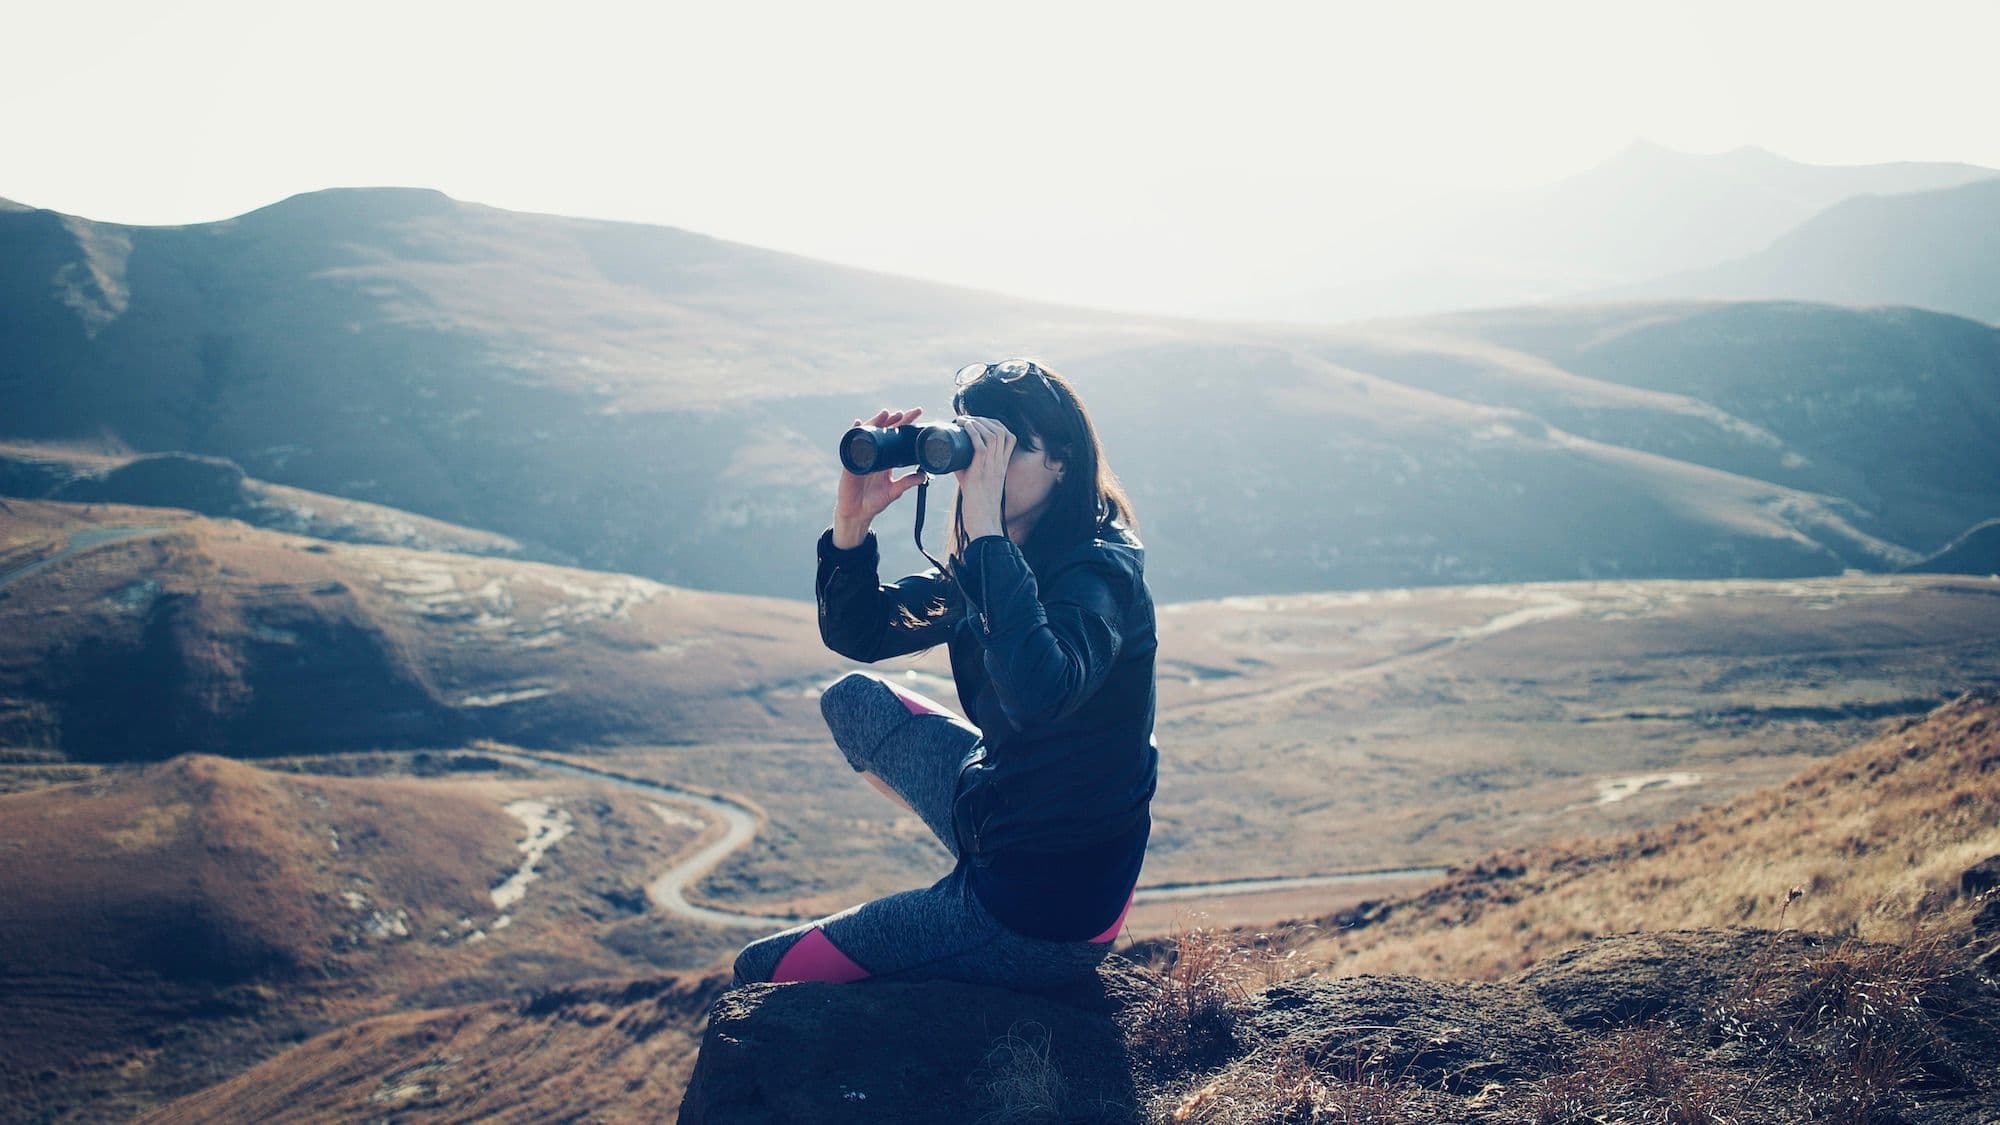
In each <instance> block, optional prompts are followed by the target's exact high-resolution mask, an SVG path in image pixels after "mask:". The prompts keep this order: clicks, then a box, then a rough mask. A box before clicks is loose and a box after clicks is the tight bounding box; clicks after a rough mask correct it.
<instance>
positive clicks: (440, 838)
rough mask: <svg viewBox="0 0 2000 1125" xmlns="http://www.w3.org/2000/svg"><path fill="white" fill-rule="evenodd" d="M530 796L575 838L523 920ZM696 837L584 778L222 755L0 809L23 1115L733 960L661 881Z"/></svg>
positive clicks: (1, 1043)
mask: <svg viewBox="0 0 2000 1125" xmlns="http://www.w3.org/2000/svg"><path fill="white" fill-rule="evenodd" d="M520 798H532V799H536V800H543V801H547V802H550V803H552V804H554V805H555V806H557V807H559V808H561V809H562V810H563V811H564V812H565V813H567V814H568V815H569V816H570V818H571V820H572V823H573V825H574V830H573V832H572V833H571V835H570V836H568V837H567V838H565V839H564V840H563V841H562V844H561V845H560V846H559V847H558V848H557V849H556V850H554V851H552V852H551V853H550V854H549V855H547V856H545V857H544V858H543V860H542V861H541V863H540V864H539V866H538V868H537V870H538V875H539V877H538V878H537V880H536V881H534V882H533V883H530V884H529V886H528V891H527V894H526V896H525V898H523V899H522V900H521V902H520V903H519V904H517V905H515V906H512V907H509V908H507V909H505V910H502V909H500V908H498V907H497V906H496V904H495V902H494V901H493V899H492V897H491V894H490V892H491V889H492V888H493V887H494V886H495V885H497V884H499V883H500V882H501V881H502V880H503V879H505V878H506V877H507V876H508V875H509V874H511V873H512V872H513V870H514V869H515V868H516V867H517V866H518V865H519V862H520V859H521V856H520V853H519V851H518V850H517V847H516V845H517V842H518V841H519V840H520V839H521V837H522V835H523V834H524V832H525V829H524V826H523V824H522V823H521V821H519V820H517V819H515V818H514V817H513V816H510V815H508V814H507V813H506V812H505V811H504V810H503V806H505V805H506V804H507V803H508V802H510V801H512V800H515V799H520ZM696 836H697V833H695V832H694V831H692V830H690V829H687V828H676V827H673V826H669V825H667V824H666V823H664V822H663V821H661V820H660V818H658V817H657V816H655V815H653V814H652V812H651V811H650V810H648V809H647V808H645V807H644V804H643V802H640V801H639V800H637V799H636V798H633V797H629V796H625V795H622V794H618V793H605V792H601V791H600V787H597V786H594V785H592V784H590V783H588V782H584V781H580V780H578V781H549V780H526V781H524V780H519V779H514V780H509V779H505V778H495V779H492V780H481V779H478V778H477V777H476V775H475V776H474V777H472V778H471V779H467V778H465V777H454V778H451V779H448V780H447V779H440V780H415V779H411V778H400V779H397V778H383V779H348V778H335V777H320V776H305V775H298V774H280V773H273V772H269V771H266V770H262V769H258V768H254V767H251V766H248V765H244V764H242V763H238V762H232V761H228V760H226V759H221V758H214V757H203V756H189V757H181V758H177V759H174V760H173V761H170V762H167V763H163V764H160V765H156V766H151V767H145V768H143V769H130V768H128V769H123V770H119V771H114V772H108V773H106V774H104V775H102V776H101V777H98V778H96V779H94V780H90V781H87V782H84V783H81V784H73V785H67V786H57V787H52V788H45V789H40V790H36V791H33V792H24V793H16V794H11V795H6V796H0V861H4V863H5V865H6V869H7V870H8V872H9V877H8V879H7V885H8V891H7V897H6V902H5V904H4V908H3V909H0V950H4V951H5V952H4V956H0V993H4V995H5V997H6V1001H5V1009H6V1013H7V1018H6V1019H5V1020H4V1021H0V1100H5V1101H9V1102H12V1103H14V1104H16V1105H18V1106H22V1107H33V1108H34V1109H35V1110H36V1112H37V1113H49V1114H55V1115H59V1116H63V1117H64V1119H68V1120H107V1119H118V1118H122V1117H125V1116H129V1114H130V1113H131V1112H133V1111H135V1110H136V1109H140V1108H144V1107H146V1106H149V1105H151V1104H154V1103H155V1102H156V1101H157V1100H158V1099H159V1098H160V1097H161V1096H163V1095H175V1094H180V1093H185V1092H187V1091H190V1090H193V1089H197V1088H200V1087H203V1086H207V1085H209V1084H212V1083H214V1082H216V1081H219V1080H221V1079H224V1078H227V1077H229V1076H231V1075H233V1074H236V1073H238V1072H240V1071H241V1070H242V1069H243V1068H244V1067H246V1066H249V1065H250V1064H252V1063H254V1062H256V1061H257V1060H258V1059H260V1058H263V1057H266V1056H269V1055H270V1054H272V1053H274V1052H276V1051H278V1050H281V1049H283V1048H284V1047H287V1046H289V1045H290V1044H292V1043H293V1042H296V1041H297V1040H299V1039H302V1038H304V1037H306V1036H308V1035H311V1034H313V1033H315V1032H318V1031H320V1030H323V1029H325V1028H327V1027H330V1026H335V1025H339V1024H343V1023H347V1022H349V1021H352V1020H355V1019H358V1018H362V1017H365V1016H369V1015H373V1014H377V1013H381V1012H384V1011H389V1010H395V1009H412V1008H425V1007H431V1006H434V1005H439V1004H450V1003H465V1002H469V1001H476V1000H482V999H491V998H494V997H504V996H515V995H520V994H523V993H525V992H528V991H531V990H535V989H540V988H546V987H548V986H549V985H551V984H554V983H558V982H562V981H567V980H575V979H579V978H584V977H592V976H606V975H618V974H627V975H629V974H633V973H643V972H647V971H652V970H654V969H655V968H656V967H658V966H662V965H669V966H670V965H675V964H685V963H686V962H685V961H684V960H682V959H683V958H689V957H692V958H695V959H697V960H700V961H704V962H705V961H708V960H712V959H713V958H715V957H716V956H718V955H719V954H720V953H721V952H722V950H723V949H724V948H727V947H729V941H730V935H727V934H718V933H708V934H688V933H681V934H678V935H677V934H676V933H675V932H674V928H673V927H672V926H671V925H666V924H662V923H661V922H660V921H659V920H657V919H652V918H651V917H650V916H649V915H648V914H647V904H646V899H645V893H644V889H643V888H644V883H645V880H646V879H647V878H648V877H649V876H651V875H652V874H656V873H657V872H658V871H659V870H661V869H663V868H664V867H665V866H666V865H667V864H668V863H669V862H670V861H671V860H672V858H673V857H674V856H676V855H677V854H679V853H681V852H683V851H684V850H685V849H687V848H688V847H689V846H690V845H692V844H693V843H694V842H695V840H696ZM718 939H719V940H718ZM677 1034H682V1037H683V1038H685V1035H684V1034H683V1033H677ZM23 1112H26V1110H25V1109H24V1110H23Z"/></svg>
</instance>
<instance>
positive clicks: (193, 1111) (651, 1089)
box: [141, 976, 723, 1125]
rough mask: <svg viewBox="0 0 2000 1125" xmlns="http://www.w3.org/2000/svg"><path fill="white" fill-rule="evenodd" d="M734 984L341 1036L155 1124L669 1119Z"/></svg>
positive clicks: (560, 997) (693, 984) (663, 989)
mask: <svg viewBox="0 0 2000 1125" xmlns="http://www.w3.org/2000/svg"><path fill="white" fill-rule="evenodd" d="M722 984H723V978H722V977H719V976H709V977H685V978H680V977H661V978H656V979H651V980H638V981H630V982H611V983H604V984H583V985H576V986H572V987H569V988H563V989H558V990H555V991H553V992H550V993H545V994H543V995H540V996H537V997H534V998H532V999H531V1000H527V1001H523V1002H521V1003H517V1004H485V1005H476V1006H468V1007H463V1008H454V1009H450V1010H445V1011H433V1012H407V1013H399V1014H397V1015H392V1016H384V1017H381V1018H379V1019H373V1020H368V1021H365V1022H362V1023H358V1024H355V1025H353V1026H352V1027H346V1028H342V1029H340V1030H339V1031H334V1032H330V1033H328V1034H326V1035H323V1036H320V1037H319V1038H317V1039H314V1040H312V1041H311V1042H308V1043H304V1044H301V1045H300V1046H299V1047H297V1048H296V1049H294V1050H292V1051H290V1052H287V1053H286V1054H283V1055H280V1056H278V1057H277V1058H275V1059H272V1060H270V1061H269V1062H266V1063H264V1064H263V1065H261V1066H258V1067H256V1068H255V1069H253V1070H250V1071H247V1072H245V1073H244V1074H242V1075H240V1076H238V1077H236V1078H233V1079H231V1080H229V1081H228V1082H224V1083H222V1084H220V1085H218V1086H215V1087H213V1088H211V1089H208V1090H204V1091H202V1092H201V1093H199V1094H196V1095H193V1096H191V1097H188V1098H183V1099H181V1100H180V1101H177V1102H174V1103H172V1104H170V1105H168V1106H165V1107H163V1108H162V1109H160V1110H159V1111H158V1112H156V1113H152V1114H149V1115H147V1116H146V1117H144V1118H142V1119H141V1120H144V1121H147V1122H152V1123H156V1125H167V1123H169V1122H172V1123H183V1122H185V1123H190V1125H193V1123H203V1125H206V1123H209V1122H216V1123H221V1122H300V1123H306V1122H320V1121H360V1120H376V1119H380V1118H384V1117H393V1119H396V1120H402V1119H414V1120H436V1121H506V1122H523V1123H526V1122H540V1121H548V1120H551V1119H563V1120H585V1121H608V1120H617V1121H663V1120H666V1119H667V1118H668V1116H669V1115H670V1114H672V1113H673V1112H674V1110H675V1107H677V1106H678V1105H679V1104H680V1100H681V1092H682V1090H683V1089H684V1088H685V1087H686V1085H687V1079H688V1074H689V1073H690V1072H691V1071H692V1070H693V1069H694V1059H695V1053H696V1050H697V1049H698V1047H699V1046H700V1028H701V1025H702V1023H703V1018H702V1017H703V1012H704V1010H705V1009H706V1008H707V1007H708V1005H709V1003H711V1002H712V1001H713V1000H714V999H715V996H716V994H717V993H718V992H720V991H721V987H722Z"/></svg>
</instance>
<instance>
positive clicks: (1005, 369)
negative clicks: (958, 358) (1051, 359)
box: [951, 359, 1062, 407]
mask: <svg viewBox="0 0 2000 1125" xmlns="http://www.w3.org/2000/svg"><path fill="white" fill-rule="evenodd" d="M1031 375H1032V376H1034V377H1035V378H1036V379H1037V380H1038V381H1040V383H1041V384H1042V387H1043V388H1044V389H1046V390H1047V391H1048V392H1049V398H1050V399H1051V400H1053V401H1054V402H1055V404H1056V406H1057V407H1061V406H1062V396H1061V395H1058V394H1056V385H1055V384H1054V383H1052V382H1050V381H1049V373H1048V372H1046V371H1044V370H1042V365H1041V364H1039V363H1036V362H1035V361H1034V360H1032V359H1003V360H1001V361H1000V362H998V363H968V364H966V365H965V366H964V367H961V368H959V369H958V372H957V374H955V375H953V376H952V377H951V381H952V382H953V383H956V384H957V385H958V393H959V394H960V395H963V394H965V389H966V388H967V387H970V386H971V385H972V384H974V383H977V382H979V381H980V380H981V379H992V380H994V381H995V382H1000V383H1017V382H1020V381H1021V380H1022V379H1026V378H1028V377H1029V376H1031Z"/></svg>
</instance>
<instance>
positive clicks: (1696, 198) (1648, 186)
mask: <svg viewBox="0 0 2000 1125" xmlns="http://www.w3.org/2000/svg"><path fill="white" fill-rule="evenodd" d="M1995 177H2000V169H1992V168H1983V167H1980V166H1977V165H1971V164H1952V163H1914V162H1901V163H1889V164H1866V165H1847V166H1842V165H1818V164H1805V163H1800V162H1798V161H1794V160H1790V159H1787V158H1785V157H1783V156H1779V155H1777V154H1776V153H1772V152H1770V151H1768V150H1765V149H1761V148H1752V147H1745V148H1739V149H1736V150H1734V151H1731V152H1727V153H1721V154H1719V155H1702V154H1695V153H1685V152H1676V151H1674V150H1671V149H1668V148H1664V147H1662V146H1660V145H1657V144H1653V143H1650V142H1646V141H1638V142H1635V143H1633V144H1632V145H1630V146H1628V147H1626V148H1625V149H1624V150H1622V151H1620V152H1619V153H1617V154H1616V155H1614V156H1613V157H1611V158H1610V159H1609V160H1607V161H1605V162H1604V163H1602V164H1599V165H1597V166H1596V167H1593V168H1590V169H1588V170H1586V171H1583V172H1580V173H1578V174H1576V175H1574V176H1570V177H1567V178H1565V179H1562V180H1559V181H1557V182H1555V183H1552V184H1549V185H1546V186H1544V187H1539V188H1534V189H1530V190H1526V191H1520V192H1515V193H1512V194H1511V195H1508V196H1503V197H1494V198H1489V199H1485V200H1477V199H1473V200H1464V201H1459V202H1439V203H1434V204H1417V205H1413V206H1412V207H1411V208H1410V210H1409V211H1408V212H1407V213H1405V214H1400V215H1385V216H1382V217H1381V218H1380V220H1379V221H1378V222H1377V223H1376V224H1375V227H1376V228H1378V229H1376V230H1374V231H1373V232H1372V234H1371V235H1370V236H1369V239H1368V240H1356V239H1352V238H1350V239H1348V240H1344V241H1343V242H1340V243H1333V244H1329V245H1328V246H1326V248H1325V251H1324V253H1322V254H1318V255H1315V256H1314V257H1313V258H1312V259H1311V262H1312V264H1310V265H1308V266H1305V267H1303V268H1301V269H1300V270H1299V271H1298V272H1297V274H1296V276H1293V277H1290V278H1286V279H1283V280H1280V281H1273V282H1270V283H1266V284H1260V285H1258V286H1256V287H1254V292H1252V293H1245V294H1243V295H1241V296H1239V297H1238V298H1237V299H1235V300H1231V299H1229V298H1228V297H1226V296H1218V297H1217V298H1216V299H1215V307H1216V310H1217V311H1218V312H1220V313H1223V314H1225V315H1236V316H1245V317H1255V318H1259V319H1267V320H1268V319H1285V320H1299V321H1317V322H1326V321H1335V320H1343V319H1351V318H1354V317H1363V316H1368V317H1375V316H1398V315H1401V316H1408V315H1415V314H1420V313H1429V312H1440V311H1445V310H1449V309H1458V308H1470V307H1477V306H1482V305H1506V304H1522V303H1527V302H1534V301H1543V300H1550V299H1562V300H1582V299H1591V298H1590V297H1589V296H1588V295H1589V294H1591V293H1595V292H1598V291H1601V290H1603V289H1605V288H1606V287H1607V286H1614V285H1619V284H1624V283H1639V282H1643V281H1646V280H1648V279H1651V278H1655V277H1658V276H1660V275H1662V274H1669V273H1678V272H1681V271H1686V270H1696V269H1703V268H1706V267H1710V266H1715V265H1718V264H1719V263H1723V262H1728V261H1732V260H1734V259H1737V258H1741V257H1744V256H1746V255H1750V254H1755V253H1757V252H1759V251H1762V250H1763V249H1764V248H1765V247H1767V246H1769V245H1771V244H1772V242H1774V241H1775V240H1777V239H1779V238H1780V237H1782V236H1784V235H1786V234H1787V233H1788V232H1790V231H1792V230H1794V229H1795V228H1797V227H1799V226H1800V224H1802V223H1805V222H1807V221H1808V220H1810V219H1812V218H1813V217H1814V216H1816V215H1818V214H1819V213H1820V212H1822V211H1824V210H1826V209H1827V208H1830V207H1832V206H1834V205H1836V204H1839V203H1841V202H1843V201H1845V200H1849V199H1852V198H1855V197H1857V196H1866V195H1880V196H1895V195H1902V194H1907V193H1920V192H1936V191H1940V190H1944V189H1950V188H1956V187H1960V186H1962V185H1966V184H1969V183H1972V182H1974V181H1982V180H1991V179H1993V178H1995ZM1376 243H1379V244H1380V245H1379V246H1378V245H1375V244H1376ZM1364 267H1365V268H1364ZM1274 291H1275V295H1274ZM1660 292H1661V293H1662V294H1663V295H1673V296H1708V295H1710V294H1708V293H1706V292H1703V291H1679V290H1675V291H1665V290H1663V291H1660ZM1770 295H1772V296H1796V297H1803V296H1807V294H1803V293H1775V294H1770ZM1911 303H1917V304H1926V305H1927V307H1936V308H1949V307H1951V306H1943V305H1936V306H1931V305H1928V304H1927V303H1926V302H1911Z"/></svg>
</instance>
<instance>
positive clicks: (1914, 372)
mask: <svg viewBox="0 0 2000 1125" xmlns="http://www.w3.org/2000/svg"><path fill="white" fill-rule="evenodd" d="M1406 330H1407V331H1408V332H1410V333H1412V334H1414V335H1416V336H1418V337H1419V338H1420V339H1421V340H1423V341H1425V344H1426V346H1429V347H1431V348H1432V350H1434V351H1445V350H1448V349H1449V350H1452V351H1455V352H1456V354H1455V355H1453V356H1451V357H1450V358H1449V359H1444V358H1437V357H1431V356H1422V355H1421V354H1420V353H1419V355H1416V356H1412V357H1411V359H1412V360H1413V361H1414V362H1407V363H1402V364H1398V365H1396V366H1395V367H1393V368H1392V369H1393V370H1397V371H1398V372H1399V373H1400V374H1401V376H1402V378H1403V379H1404V380H1405V381H1406V382H1409V383H1413V384H1417V385H1422V386H1425V387H1427V388H1430V389H1433V390H1438V391H1442V392H1444V393H1449V394H1453V395H1456V396H1460V397H1464V398H1469V399H1472V400H1474V401H1479V402H1484V403H1491V404H1493V405H1498V406H1506V407H1510V408H1513V409H1518V410H1523V411H1526V412H1528V413H1530V414H1532V415H1534V416H1536V417H1539V418H1543V419H1546V420H1547V421H1548V422H1549V423H1551V424H1553V425H1558V426H1562V427H1565V428H1568V429H1572V430H1574V431H1576V432H1578V433H1580V434H1583V435H1587V436H1589V437H1591V438H1593V439H1596V440H1599V441H1603V442H1607V443H1610V444H1613V445H1616V446H1619V447H1621V448H1631V449H1637V450H1643V451H1646V452H1648V453H1652V454H1655V455H1658V456H1664V457H1670V458H1673V459H1674V460H1675V461H1676V462H1686V463H1693V464H1699V465H1703V466H1705V467H1708V468H1711V469H1715V470H1720V471H1725V472H1729V473H1732V474H1738V475H1740V476H1742V477H1745V478H1748V479H1753V480H1758V481H1766V482H1770V483H1772V484H1780V485H1784V486H1786V487H1788V488H1791V489H1796V490H1798V491H1799V492H1800V493H1804V494H1808V495H1811V496H1815V497H1821V498H1832V497H1838V498H1840V500H1841V501H1843V502H1844V505H1839V504H1837V505H1836V507H1837V508H1839V509H1840V510H1842V511H1843V512H1845V513H1846V514H1847V515H1848V517H1849V518H1850V519H1851V520H1852V521H1853V524H1854V526H1855V527H1856V528H1857V529H1859V530H1861V531H1863V532H1866V533H1867V534H1870V535H1873V536H1876V537H1879V538H1880V539H1882V540H1885V541H1888V542H1892V543H1895V544H1897V545H1899V546H1900V547H1903V548H1906V549H1911V550H1914V551H1916V552H1918V553H1923V554H1928V553H1929V552H1931V551H1933V550H1935V549H1936V548H1937V547H1938V546H1939V545H1942V544H1943V543H1944V542H1946V541H1947V540H1949V539H1951V538H1953V537H1954V536H1956V535H1958V534H1959V533H1960V532H1961V531H1963V530H1964V529H1965V527H1967V526H1968V525H1969V523H1970V522H1973V521H1967V520H1965V519H1963V518H1962V517H1963V515H1964V514H1965V513H1971V512H1996V513H2000V446H1996V445H1995V443H1994V442H1993V441H1992V440H1991V437H1990V435H1992V434H1993V433H1995V432H1996V431H2000V394H1996V391H2000V334H1995V333H1994V332H1992V331H1991V330H1990V329H1988V328H1987V327H1986V326H1984V325H1980V324H1977V323H1975V322H1972V321H1967V320H1963V319H1960V318H1957V317H1953V316H1947V315H1940V314H1936V313H1930V312H1925V311H1922V310H1918V309H1909V308H1886V309H1865V310H1850V309H1841V308H1833V307H1828V306H1824V305H1809V304H1800V303H1796V302H1757V303H1720V302H1710V303H1705V304H1683V305H1678V306H1662V305H1658V304H1652V303H1634V304H1628V305H1622V306H1620V305H1610V306H1604V305H1599V306H1578V307H1574V308H1568V309H1563V308H1549V309H1534V310H1524V309H1501V310H1484V311H1473V312H1465V313H1457V314H1449V315H1445V316H1440V317H1433V318H1425V319H1424V320H1421V321H1416V322H1411V323H1410V324H1409V325H1408V328H1407V329H1406ZM1440 339H1442V340H1443V341H1446V343H1442V344H1433V343H1430V341H1436V340H1440ZM1468 339H1469V340H1474V341H1479V342H1481V343H1482V344H1484V345H1486V346H1488V347H1495V348H1498V349H1500V351H1499V352H1498V353H1497V354H1489V353H1484V352H1482V351H1481V349H1479V348H1478V347H1469V346H1467V345H1466V344H1465V343H1464V341H1467V340H1468ZM1450 341H1457V342H1458V343H1457V346H1456V347H1455V348H1454V347H1453V346H1452V344H1451V343H1449V342H1450ZM1381 362H1382V363H1383V365H1384V366H1388V365H1389V364H1390V363H1391V362H1392V361H1390V360H1383V361H1381ZM1419 364H1422V366H1419ZM1785 503H1786V502H1785V501H1774V503H1773V509H1774V510H1783V506H1784V504H1785ZM1984 518H1987V517H1985V516H1979V517H1976V519H1984ZM1863 565H1866V564H1863Z"/></svg>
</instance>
